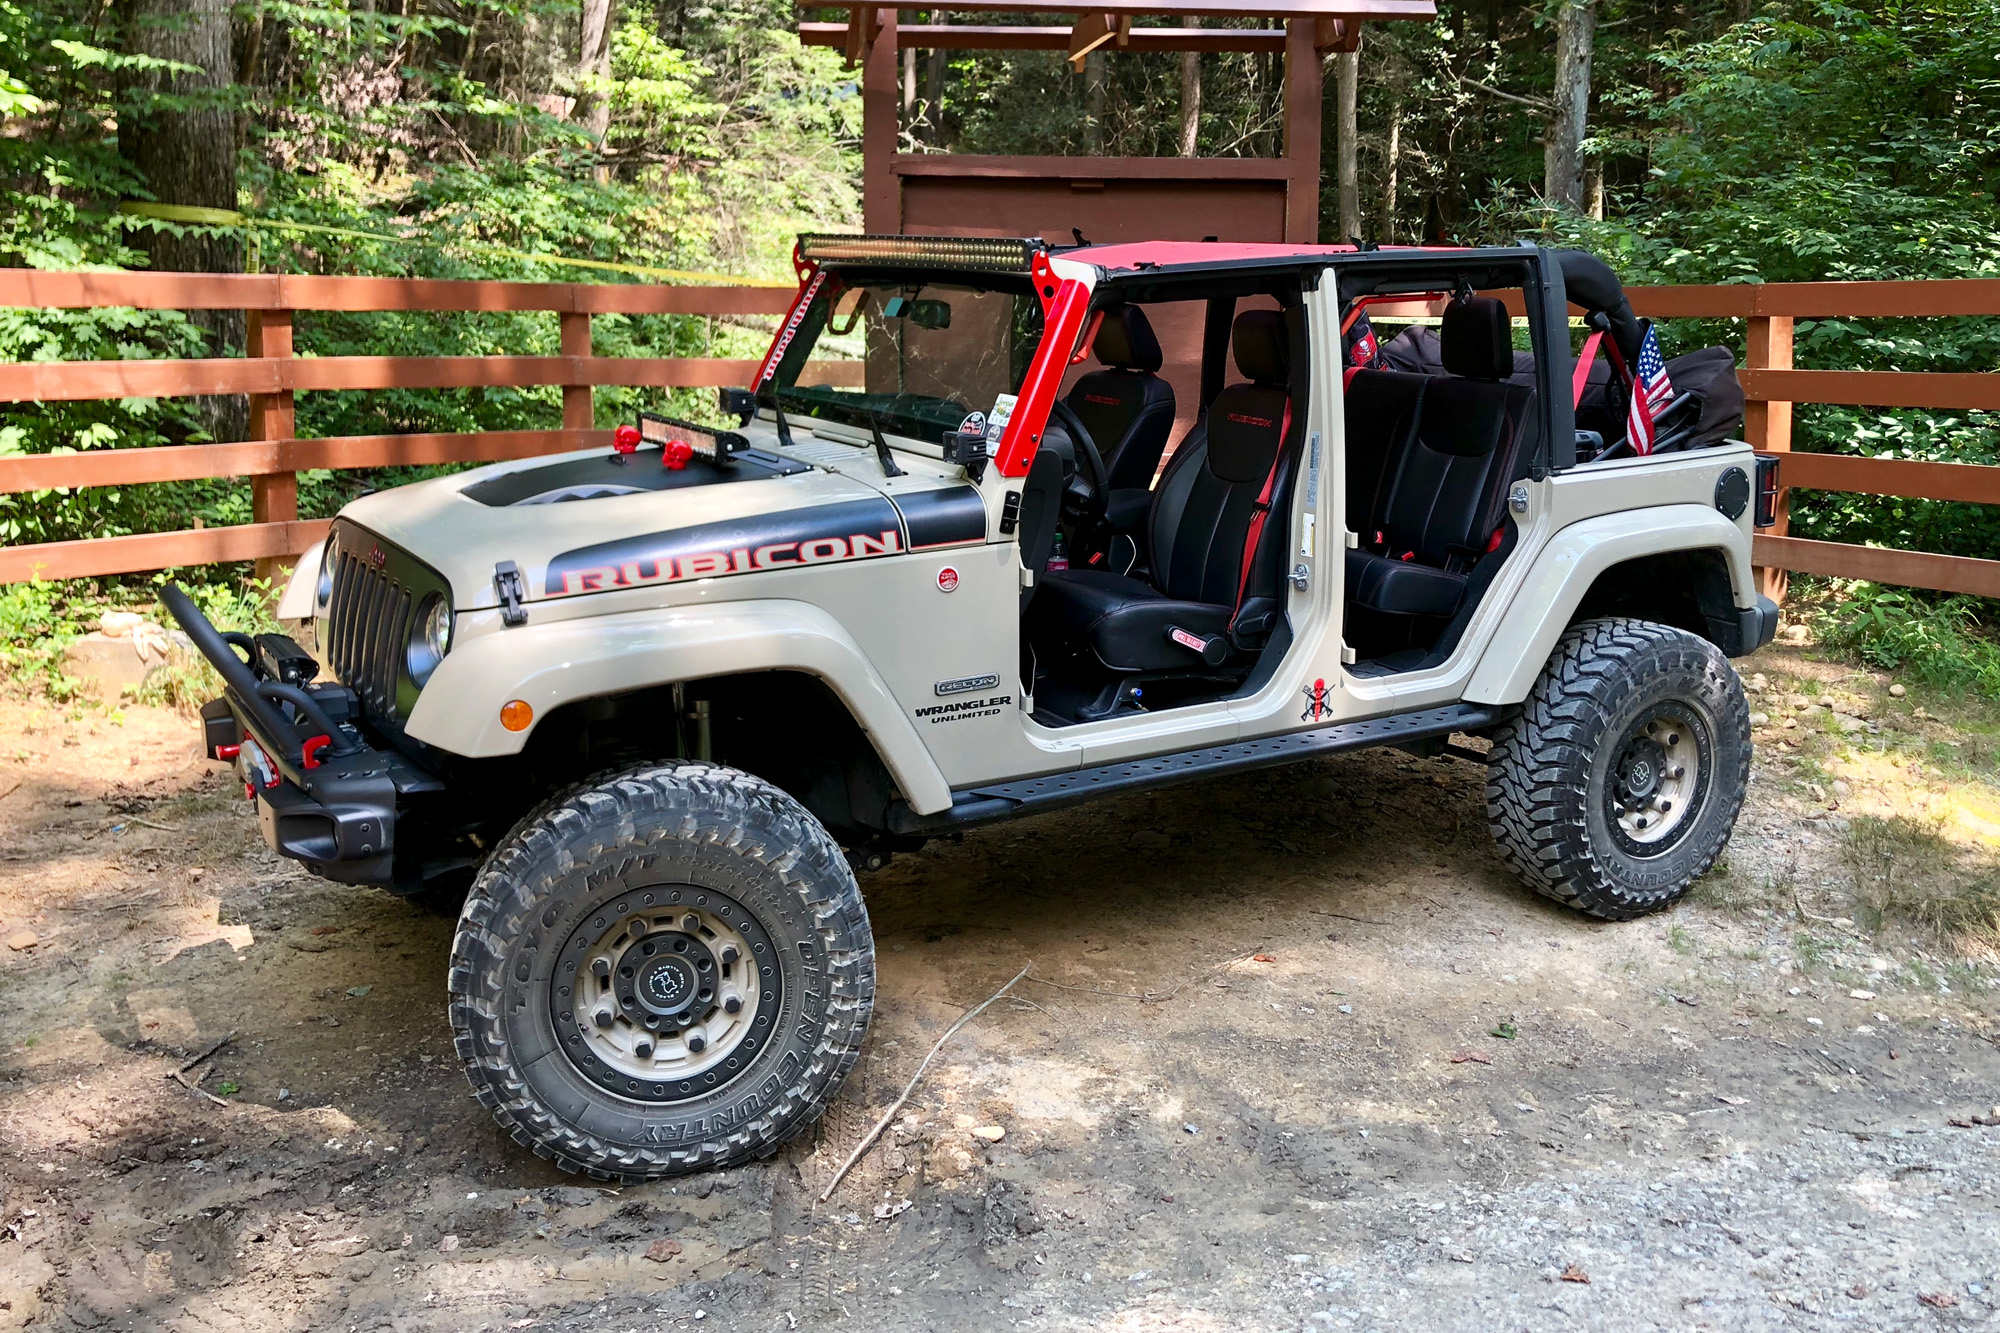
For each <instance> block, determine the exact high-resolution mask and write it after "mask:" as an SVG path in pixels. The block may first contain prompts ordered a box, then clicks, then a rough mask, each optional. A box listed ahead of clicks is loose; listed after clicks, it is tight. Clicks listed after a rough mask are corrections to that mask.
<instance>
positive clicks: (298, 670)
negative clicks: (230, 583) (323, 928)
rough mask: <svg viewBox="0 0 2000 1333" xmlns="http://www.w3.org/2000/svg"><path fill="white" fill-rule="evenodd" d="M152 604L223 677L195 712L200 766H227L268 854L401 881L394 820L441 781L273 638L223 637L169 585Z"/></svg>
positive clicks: (326, 870) (351, 875) (352, 880)
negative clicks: (378, 737)
mask: <svg viewBox="0 0 2000 1333" xmlns="http://www.w3.org/2000/svg"><path fill="white" fill-rule="evenodd" d="M163 600H164V601H165V602H166V603H167V607H168V610H170V611H171V612H172V613H173V615H174V618H175V619H176V620H177V621H179V622H180V625H181V628H182V629H183V630H185V631H187V634H188V637H189V638H190V639H192V640H193V642H194V645H195V647H196V648H198V649H200V651H201V653H202V655H203V656H205V657H207V658H208V659H209V661H210V662H211V663H212V664H213V665H214V667H215V669H216V670H217V671H218V672H219V673H221V675H222V679H223V684H224V691H223V695H222V697H221V698H219V699H212V700H210V701H209V702H208V703H206V704H204V705H203V706H202V710H201V716H202V734H203V739H204V741H205V743H206V747H207V750H208V755H209V757H210V758H211V759H221V760H226V761H229V762H232V763H233V764H234V765H235V766H236V772H237V776H239V777H240V778H241V779H242V780H243V789H244V794H245V796H247V797H249V798H250V799H252V800H254V801H255V802H256V803H257V823H258V826H259V828H260V829H261V830H262V831H263V835H264V841H265V843H266V844H267V845H268V846H269V847H270V848H271V850H272V851H274V852H277V853H278V854H279V855H280V856H289V857H291V858H292V859H293V860H296V861H300V862H303V863H304V864H305V866H306V868H307V869H309V870H311V871H312V872H313V873H314V874H317V875H321V876H324V877H325V878H327V879H332V880H337V881H339V882H341V883H345V884H392V883H394V882H396V881H397V880H398V879H399V878H404V877H405V876H399V874H398V863H397V856H396V833H397V825H398V823H399V822H401V821H402V820H403V819H404V817H406V816H407V815H408V813H409V807H410V803H411V800H412V798H415V797H421V796H424V795H428V794H432V793H437V792H442V791H443V790H444V783H443V782H442V781H440V780H439V779H438V777H437V776H436V775H435V774H432V773H430V772H428V771H427V770H425V769H423V768H421V767H419V766H418V765H417V764H415V763H414V762H412V761H411V760H410V759H409V757H408V756H406V755H404V754H402V753H400V752H398V751H395V750H392V749H385V748H380V747H377V746H375V745H372V744H370V743H369V740H368V739H367V737H366V736H365V735H364V733H363V731H362V728H361V726H360V724H359V721H358V716H359V701H358V700H357V699H356V698H355V696H354V692H353V691H352V690H349V689H347V688H346V687H345V686H342V685H335V684H312V683H311V669H310V667H309V666H306V665H302V663H301V656H302V655H300V654H298V653H297V649H296V645H293V644H291V642H290V640H288V639H285V638H284V636H282V635H259V636H258V637H257V638H256V639H254V640H253V639H250V638H248V637H247V636H245V635H240V634H237V635H228V636H225V635H223V634H221V633H219V632H218V631H217V630H216V629H215V627H214V626H213V625H211V624H210V623H209V622H208V619H207V617H205V616H203V615H202V614H201V612H200V610H199V609H197V608H196V607H195V606H194V604H193V603H192V602H191V601H189V600H188V599H187V597H186V595H185V594H183V593H181V591H180V590H179V589H178V588H174V587H171V586H169V588H168V589H167V590H166V593H165V594H164V595H163ZM232 645H235V646H236V647H242V648H243V649H244V651H245V653H246V654H247V655H248V657H249V659H250V660H249V661H247V662H246V661H245V660H244V659H243V658H242V657H239V656H237V654H236V651H235V647H232ZM288 650H289V651H288Z"/></svg>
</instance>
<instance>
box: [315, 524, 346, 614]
mask: <svg viewBox="0 0 2000 1333" xmlns="http://www.w3.org/2000/svg"><path fill="white" fill-rule="evenodd" d="M339 559H340V539H339V538H337V537H328V538H327V539H326V549H325V550H324V551H322V552H320V557H319V582H318V584H316V585H315V586H314V589H313V596H314V598H315V600H316V601H317V603H318V605H319V607H320V609H321V610H325V609H326V606H327V604H328V603H330V602H331V601H333V567H334V565H335V564H336V563H337V562H338V561H339Z"/></svg>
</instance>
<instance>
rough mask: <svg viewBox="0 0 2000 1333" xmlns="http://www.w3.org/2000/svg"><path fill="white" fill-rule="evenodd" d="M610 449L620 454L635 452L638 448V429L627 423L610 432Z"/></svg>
mask: <svg viewBox="0 0 2000 1333" xmlns="http://www.w3.org/2000/svg"><path fill="white" fill-rule="evenodd" d="M611 447H612V448H613V449H616V450H617V451H618V452H619V453H621V454H629V453H633V452H635V451H636V450H637V449H638V448H639V428H638V427H637V426H634V425H631V424H630V423H627V424H626V425H623V426H620V427H619V428H618V429H617V430H614V431H612V432H611Z"/></svg>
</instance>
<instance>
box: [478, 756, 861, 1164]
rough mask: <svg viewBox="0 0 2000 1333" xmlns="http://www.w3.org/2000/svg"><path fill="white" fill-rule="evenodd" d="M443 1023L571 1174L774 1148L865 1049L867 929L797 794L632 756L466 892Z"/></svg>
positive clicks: (494, 1091) (855, 891) (510, 1109)
mask: <svg viewBox="0 0 2000 1333" xmlns="http://www.w3.org/2000/svg"><path fill="white" fill-rule="evenodd" d="M451 992H452V997H453V998H452V1007H451V1017H452V1026H453V1029H454V1030H455V1033H456V1036H457V1044H458V1052H459V1056H460V1058H461V1059H462V1060H463V1061H464V1062H465V1069H466V1075H467V1077H468V1078H469V1079H470V1080H471V1083H472V1088H473V1091H474V1093H476V1094H477V1095H478V1097H479V1100H480V1101H481V1102H482V1103H484V1104H485V1105H486V1106H487V1107H488V1109H490V1110H491V1111H492V1112H493V1114H494V1117H495V1118H496V1119H497V1120H498V1121H499V1122H500V1124H501V1126H502V1127H503V1128H505V1129H506V1130H507V1131H508V1132H509V1133H510V1134H512V1135H513V1137H514V1138H515V1140H516V1141H518V1142H520V1143H522V1144H524V1145H526V1146H527V1147H529V1148H531V1149H533V1150H534V1151H535V1152H536V1153H538V1154H540V1155H541V1156H544V1157H547V1158H550V1159H551V1160H553V1161H554V1162H555V1163H556V1164H557V1165H558V1166H560V1167H562V1168H563V1169H565V1170H569V1171H581V1172H584V1173H586V1174H589V1175H593V1176H598V1177H602V1178H607V1179H626V1180H640V1179H651V1178H657V1177H661V1176H670V1175H678V1174H682V1173H685V1172H688V1171H694V1170H700V1169H702V1168H705V1167H710V1166H717V1165H726V1164H728V1163H731V1162H737V1161H742V1160H745V1159H747V1158H751V1157H757V1156H761V1155H764V1154H766V1153H768V1152H770V1151H771V1150H772V1149H774V1148H776V1147H777V1146H778V1145H779V1144H780V1143H782V1142H784V1141H785V1139H787V1138H788V1137H790V1136H791V1135H792V1134H793V1133H795V1132H797V1131H798V1130H799V1129H800V1128H802V1127H804V1126H805V1125H807V1124H810V1123H811V1122H812V1121H813V1120H814V1119H816V1118H817V1117H818V1116H819V1114H820V1112H821V1111H822V1110H823V1109H824V1108H825V1106H826V1104H827V1102H828V1101H829V1100H830V1099H831V1098H832V1097H833V1095H834V1092H835V1090H836V1089H837V1088H838V1087H839V1086H840V1082H841V1080H842V1079H843V1078H844V1077H845V1076H846V1074H847V1071H848V1070H849V1069H850V1068H851V1067H852V1066H853V1064H854V1061H855V1058H856V1057H857V1056H858V1055H859V1054H860V1050H861V1041H862V1038H863V1036H864V1035H865V1034H866V1033H867V1030H868V1020H869V1015H870V1013H871V1011H872V1009H873V1007H874V998H875V944H874V938H873V936H872V935H871V933H870V931H869V927H868V913H867V909H866V908H865V907H864V906H863V905H862V902H861V892H860V889H859V887H858V886H857V885H856V884H855V881H854V875H853V872H852V871H851V870H850V869H849V868H848V864H847V861H846V858H845V857H843V856H842V855H841V852H840V849H839V847H838V846H836V845H835V843H834V842H833V839H832V838H831V837H829V836H828V835H827V832H826V830H825V829H824V828H822V827H821V826H820V824H819V822H818V821H817V820H815V819H814V818H813V817H812V816H811V815H810V814H808V813H807V812H806V811H805V809H804V808H803V807H801V806H800V805H799V804H798V803H797V802H796V801H794V800H793V799H792V798H791V797H789V796H787V795H786V794H785V793H783V792H781V791H779V790H778V789H776V788H775V787H772V786H770V785H769V784H768V783H765V782H763V781H762V780H760V779H758V778H754V777H751V776H750V775H749V774H746V773H740V772H737V771H735V770H733V769H727V768H721V767H717V766H715V765H710V764H696V763H684V764H674V765H671V766H666V767H657V768H643V769H637V770H634V771H632V772H629V773H624V774H621V775H619V776H616V777H613V778H610V779H608V780H604V781H601V782H598V783H596V784H595V785H592V786H590V787H587V788H584V789H582V790H580V791H576V792H572V793H570V794H568V795H567V796H564V797H562V798H560V799H558V800H556V801H554V802H551V803H550V804H548V805H545V806H543V807H542V808H541V809H539V810H537V811H535V812H533V813H531V814H530V815H529V816H528V817H527V818H525V819H524V820H522V822H521V823H520V824H519V825H518V826H516V828H515V829H514V830H513V832H512V833H510V834H509V835H508V836H507V838H506V840H505V841H504V842H503V843H502V844H501V845H500V846H499V847H498V848H497V849H496V850H495V852H494V854H493V856H492V857H491V858H490V859H489V860H488V862H487V865H486V867H485V868H484V869H483V870H482V871H481V872H480V875H479V878H478V881H477V882H476V883H475V884H474V885H473V889H472V893H471V895H470V896H469V897H468V898H467V899H466V902H465V908H464V911H463V913H462V914H461V915H460V918H459V926H458V935H457V939H456V940H455V942H454V944H453V948H452V969H451Z"/></svg>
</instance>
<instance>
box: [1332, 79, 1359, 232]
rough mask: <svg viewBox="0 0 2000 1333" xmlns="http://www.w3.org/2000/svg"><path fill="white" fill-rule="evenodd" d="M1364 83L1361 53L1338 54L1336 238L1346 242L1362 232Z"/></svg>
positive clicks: (1335, 106) (1335, 98) (1336, 86)
mask: <svg viewBox="0 0 2000 1333" xmlns="http://www.w3.org/2000/svg"><path fill="white" fill-rule="evenodd" d="M1360 85H1361V53H1360V52H1359V51H1344V52H1341V53H1340V54H1338V55H1336V56H1335V57H1334V81H1333V102H1334V120H1335V126H1334V136H1333V152H1334V182H1335V190H1336V194H1337V197H1338V205H1337V207H1338V211H1339V214H1340V233H1339V235H1338V236H1336V237H1335V238H1334V239H1335V240H1337V241H1340V242H1346V241H1349V240H1352V239H1353V238H1355V237H1357V236H1359V235H1360V234H1361V166H1360V159H1359V157H1358V156H1357V154H1358V152H1359V149H1360V145H1359V143H1358V140H1359V138H1360V134H1359V131H1358V129H1357V126H1356V117H1355V109H1354V107H1355V99H1356V96H1357V94H1358V93H1359V91H1360Z"/></svg>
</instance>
